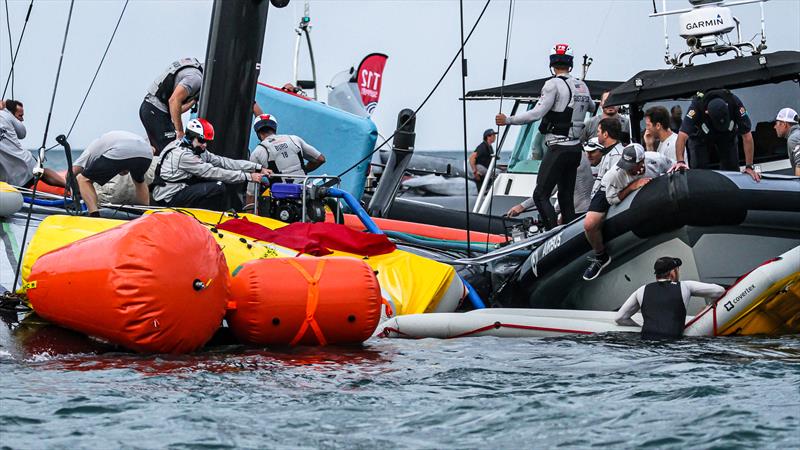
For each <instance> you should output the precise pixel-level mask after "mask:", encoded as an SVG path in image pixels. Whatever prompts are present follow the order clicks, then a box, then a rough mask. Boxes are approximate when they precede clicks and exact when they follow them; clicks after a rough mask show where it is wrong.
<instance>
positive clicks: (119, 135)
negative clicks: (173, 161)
mask: <svg viewBox="0 0 800 450" xmlns="http://www.w3.org/2000/svg"><path fill="white" fill-rule="evenodd" d="M152 159H153V151H152V150H151V148H150V144H149V143H148V142H147V141H146V140H144V139H143V138H141V137H140V136H137V135H135V134H133V133H129V132H127V131H109V132H108V133H106V134H104V135H102V136H100V137H99V138H97V139H95V140H94V141H92V143H91V144H89V146H88V147H86V150H84V151H83V153H81V156H79V157H78V159H77V160H76V161H75V162H74V163H72V173H74V174H75V175H76V178H77V180H78V187H79V188H80V190H81V197H82V198H83V201H84V202H86V208H87V209H88V212H89V215H90V216H94V217H98V216H99V215H100V213H99V211H98V209H97V191H96V190H95V188H94V183H97V184H99V185H100V186H103V185H105V184H106V183H108V182H109V181H110V180H111V179H112V178H114V177H115V176H117V175H127V174H130V176H131V178H132V179H133V185H134V189H135V192H136V194H135V198H136V203H137V204H140V205H147V204H149V203H150V191H148V190H147V184H145V182H144V174H145V173H146V172H147V169H148V168H149V167H150V161H152Z"/></svg>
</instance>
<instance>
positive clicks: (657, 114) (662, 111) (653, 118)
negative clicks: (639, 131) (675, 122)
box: [644, 106, 678, 164]
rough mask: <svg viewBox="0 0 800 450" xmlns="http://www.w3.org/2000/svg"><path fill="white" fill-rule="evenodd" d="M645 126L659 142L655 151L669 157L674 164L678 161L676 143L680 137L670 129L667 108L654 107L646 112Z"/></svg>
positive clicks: (647, 131)
mask: <svg viewBox="0 0 800 450" xmlns="http://www.w3.org/2000/svg"><path fill="white" fill-rule="evenodd" d="M644 125H645V130H646V131H645V132H646V133H650V135H651V136H652V137H653V138H655V139H656V140H657V141H658V142H659V144H658V148H656V149H655V151H657V152H658V153H660V154H662V155H664V156H665V157H667V158H668V159H669V160H670V161H672V163H673V164H674V163H675V161H677V158H676V156H675V141H677V140H678V135H677V134H675V133H673V132H672V130H670V129H669V112H668V111H667V108H664V107H663V106H654V107H652V108H650V109H648V110H647V111H645V113H644ZM648 150H649V149H648Z"/></svg>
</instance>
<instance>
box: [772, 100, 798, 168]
mask: <svg viewBox="0 0 800 450" xmlns="http://www.w3.org/2000/svg"><path fill="white" fill-rule="evenodd" d="M798 121H800V120H798V117H797V112H796V111H795V110H793V109H792V108H783V109H782V110H780V111H778V117H776V118H775V133H777V135H778V137H779V138H786V150H787V151H788V152H789V164H791V165H792V169H793V171H794V174H795V175H796V176H798V177H800V124H798Z"/></svg>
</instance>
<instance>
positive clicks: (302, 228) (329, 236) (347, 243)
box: [217, 218, 397, 256]
mask: <svg viewBox="0 0 800 450" xmlns="http://www.w3.org/2000/svg"><path fill="white" fill-rule="evenodd" d="M217 228H219V229H220V230H226V231H230V232H231V233H236V234H241V235H243V236H248V237H251V238H253V239H258V240H260V241H267V242H274V243H275V244H278V245H281V246H283V247H288V248H291V249H294V250H297V251H298V252H302V253H307V254H309V255H314V256H325V255H330V254H331V253H333V252H332V251H331V250H338V251H342V252H348V253H355V254H356V255H364V256H376V255H383V254H386V253H391V252H393V251H395V250H396V249H397V247H395V245H394V244H393V243H392V242H391V241H389V238H387V237H386V235H385V234H372V233H364V232H361V231H356V230H352V229H350V228H348V227H346V226H344V225H339V224H336V223H324V222H322V223H303V222H295V223H292V224H289V225H286V226H285V227H281V228H278V229H275V230H271V229H269V228H267V227H265V226H263V225H259V224H257V223H255V222H251V221H249V220H247V218H241V219H231V220H228V221H227V222H223V223H221V224H219V225H217Z"/></svg>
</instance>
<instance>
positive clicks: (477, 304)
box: [458, 275, 486, 309]
mask: <svg viewBox="0 0 800 450" xmlns="http://www.w3.org/2000/svg"><path fill="white" fill-rule="evenodd" d="M458 278H461V282H462V283H464V286H466V287H467V298H468V299H469V301H470V303H472V306H473V307H474V308H475V309H485V308H486V304H485V303H483V300H481V297H480V295H478V293H477V292H475V288H473V287H472V285H471V284H469V282H468V281H467V280H465V279H464V277H462V276H461V275H459V276H458Z"/></svg>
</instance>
